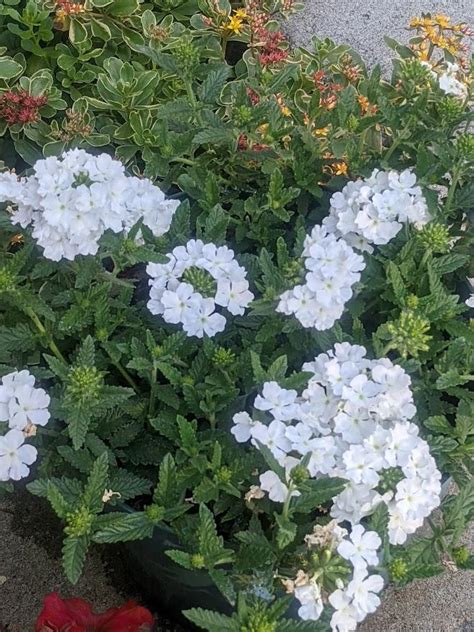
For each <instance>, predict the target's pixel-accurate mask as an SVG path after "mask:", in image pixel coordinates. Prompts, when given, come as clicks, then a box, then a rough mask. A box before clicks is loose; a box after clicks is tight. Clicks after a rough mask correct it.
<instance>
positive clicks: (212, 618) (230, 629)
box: [183, 608, 242, 632]
mask: <svg viewBox="0 0 474 632" xmlns="http://www.w3.org/2000/svg"><path fill="white" fill-rule="evenodd" d="M183 614H184V616H185V617H186V618H187V619H189V620H190V621H191V623H194V625H197V626H198V627H199V628H202V629H203V630H207V631H208V632H240V630H241V629H242V628H241V625H240V623H239V622H238V621H237V620H232V619H231V618H230V617H226V616H225V615H223V614H219V613H218V612H213V611H212V610H203V609H202V608H193V609H192V610H184V611H183Z"/></svg>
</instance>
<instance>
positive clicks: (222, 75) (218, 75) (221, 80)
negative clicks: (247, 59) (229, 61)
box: [198, 65, 230, 103]
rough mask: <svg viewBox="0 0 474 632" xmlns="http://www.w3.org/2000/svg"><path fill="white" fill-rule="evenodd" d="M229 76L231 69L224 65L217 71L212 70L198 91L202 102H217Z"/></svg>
mask: <svg viewBox="0 0 474 632" xmlns="http://www.w3.org/2000/svg"><path fill="white" fill-rule="evenodd" d="M229 75H230V68H229V66H227V65H222V66H220V67H219V68H217V69H216V70H211V72H210V73H209V74H208V75H207V77H206V79H205V80H204V81H203V82H202V84H201V85H200V86H199V89H198V96H199V98H200V99H201V101H205V102H206V103H214V102H215V101H217V99H218V97H219V95H220V93H221V90H222V88H223V87H224V84H225V82H226V81H227V78H228V77H229Z"/></svg>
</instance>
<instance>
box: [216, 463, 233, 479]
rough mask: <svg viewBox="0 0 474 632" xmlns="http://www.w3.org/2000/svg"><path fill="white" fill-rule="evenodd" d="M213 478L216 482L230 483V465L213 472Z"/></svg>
mask: <svg viewBox="0 0 474 632" xmlns="http://www.w3.org/2000/svg"><path fill="white" fill-rule="evenodd" d="M215 479H216V481H217V482H218V483H230V481H231V480H232V470H231V469H230V467H225V466H224V467H221V468H219V469H218V470H217V472H216V474H215Z"/></svg>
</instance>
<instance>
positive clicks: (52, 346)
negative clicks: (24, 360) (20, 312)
mask: <svg viewBox="0 0 474 632" xmlns="http://www.w3.org/2000/svg"><path fill="white" fill-rule="evenodd" d="M25 312H26V314H27V315H28V316H29V317H30V318H31V320H32V321H33V323H34V325H35V327H36V329H37V330H38V331H39V333H40V334H41V335H42V336H44V337H45V338H46V339H47V343H48V347H49V348H50V350H51V351H52V352H53V354H54V355H55V356H56V358H57V359H58V360H60V361H61V362H64V363H65V362H66V360H65V359H64V356H63V354H62V353H61V351H60V350H59V349H58V346H57V345H56V343H55V342H54V340H53V339H52V338H51V336H50V335H49V334H48V332H47V331H46V327H45V326H44V325H43V323H42V322H41V320H40V319H39V318H38V316H37V314H36V313H35V312H34V310H33V309H32V308H31V307H27V308H26V309H25Z"/></svg>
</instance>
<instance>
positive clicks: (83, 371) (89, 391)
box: [66, 366, 103, 402]
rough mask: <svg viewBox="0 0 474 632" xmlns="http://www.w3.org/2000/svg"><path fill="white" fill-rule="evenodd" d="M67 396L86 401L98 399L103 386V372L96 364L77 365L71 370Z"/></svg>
mask: <svg viewBox="0 0 474 632" xmlns="http://www.w3.org/2000/svg"><path fill="white" fill-rule="evenodd" d="M68 382H69V383H68V385H67V388H66V397H67V398H71V399H73V400H75V401H81V402H86V401H87V400H91V399H97V398H98V397H99V395H100V391H101V388H102V383H103V379H102V373H100V371H98V370H97V369H96V368H95V366H75V367H72V368H71V369H70V371H69V377H68Z"/></svg>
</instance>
